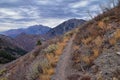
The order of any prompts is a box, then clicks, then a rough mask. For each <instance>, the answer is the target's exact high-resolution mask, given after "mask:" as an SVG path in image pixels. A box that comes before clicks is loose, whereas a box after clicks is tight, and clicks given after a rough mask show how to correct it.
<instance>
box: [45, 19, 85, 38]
mask: <svg viewBox="0 0 120 80" xmlns="http://www.w3.org/2000/svg"><path fill="white" fill-rule="evenodd" d="M85 22H86V21H85V20H82V19H70V20H67V21H65V22H63V23H61V24H59V25H58V26H56V27H55V28H53V29H51V30H49V31H48V32H47V37H55V36H59V35H62V34H64V33H66V32H68V31H70V30H72V29H73V28H76V27H78V26H79V25H82V24H84V23H85Z"/></svg>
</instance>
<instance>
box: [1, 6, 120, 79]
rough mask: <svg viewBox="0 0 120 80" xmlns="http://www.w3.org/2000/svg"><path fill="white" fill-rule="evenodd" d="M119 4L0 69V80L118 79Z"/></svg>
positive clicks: (119, 71)
mask: <svg viewBox="0 0 120 80" xmlns="http://www.w3.org/2000/svg"><path fill="white" fill-rule="evenodd" d="M119 15H120V4H119V5H118V6H116V7H114V8H112V9H109V10H107V11H106V12H103V13H102V14H99V15H98V16H96V17H95V18H93V19H92V20H90V21H88V22H87V23H85V24H84V25H81V26H79V27H78V28H76V29H74V30H71V31H69V32H67V33H65V34H63V36H58V37H54V38H53V39H50V40H49V41H48V42H45V43H44V44H42V45H41V46H36V48H35V49H33V50H32V51H31V52H29V53H28V54H26V55H24V56H22V57H20V58H19V59H17V60H15V61H14V62H11V63H9V64H6V65H4V66H3V67H1V68H0V79H1V80H120V17H119Z"/></svg>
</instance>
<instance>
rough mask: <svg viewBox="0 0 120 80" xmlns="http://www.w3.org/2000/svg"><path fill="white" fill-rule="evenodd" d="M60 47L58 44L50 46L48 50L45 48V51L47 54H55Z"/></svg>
mask: <svg viewBox="0 0 120 80" xmlns="http://www.w3.org/2000/svg"><path fill="white" fill-rule="evenodd" d="M57 48H58V46H57V45H56V44H52V45H49V46H48V47H47V48H45V49H44V50H43V51H44V52H45V53H54V52H55V51H56V50H57Z"/></svg>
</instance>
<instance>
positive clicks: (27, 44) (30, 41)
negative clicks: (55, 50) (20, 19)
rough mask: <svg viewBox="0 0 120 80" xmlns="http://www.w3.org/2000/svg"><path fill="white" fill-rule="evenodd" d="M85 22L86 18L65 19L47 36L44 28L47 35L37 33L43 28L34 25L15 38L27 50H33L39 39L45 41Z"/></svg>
mask: <svg viewBox="0 0 120 80" xmlns="http://www.w3.org/2000/svg"><path fill="white" fill-rule="evenodd" d="M84 22H85V21H84V20H79V19H70V20H68V21H65V22H63V23H62V24H60V25H58V26H57V27H55V28H52V29H50V30H49V31H48V32H47V36H46V34H45V33H46V32H44V30H43V32H42V33H43V34H45V35H37V34H35V33H37V31H38V32H39V29H41V28H40V27H39V26H38V27H36V28H35V27H34V26H33V27H30V28H28V29H27V30H26V32H25V33H21V34H19V35H17V36H16V37H15V40H16V41H17V43H18V44H19V45H21V46H22V47H23V48H24V49H25V50H27V51H31V50H32V49H33V48H34V47H35V46H36V43H37V41H38V40H42V41H43V40H44V38H45V39H46V40H47V39H48V38H52V37H55V36H59V35H62V34H64V33H66V32H67V31H69V30H72V29H73V28H76V27H77V26H78V25H81V24H83V23H84ZM37 29H38V30H37ZM63 29H64V31H63ZM41 30H42V29H41ZM53 31H55V32H54V33H53ZM31 33H32V34H31ZM43 42H44V41H43Z"/></svg>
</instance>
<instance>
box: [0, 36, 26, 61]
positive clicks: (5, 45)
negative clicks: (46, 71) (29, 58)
mask: <svg viewBox="0 0 120 80" xmlns="http://www.w3.org/2000/svg"><path fill="white" fill-rule="evenodd" d="M25 53H27V52H26V51H25V50H23V49H22V48H20V47H18V44H16V41H15V40H14V39H12V38H10V37H7V36H4V35H0V63H7V62H10V61H12V60H14V59H16V58H18V57H20V56H22V55H24V54H25Z"/></svg>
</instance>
